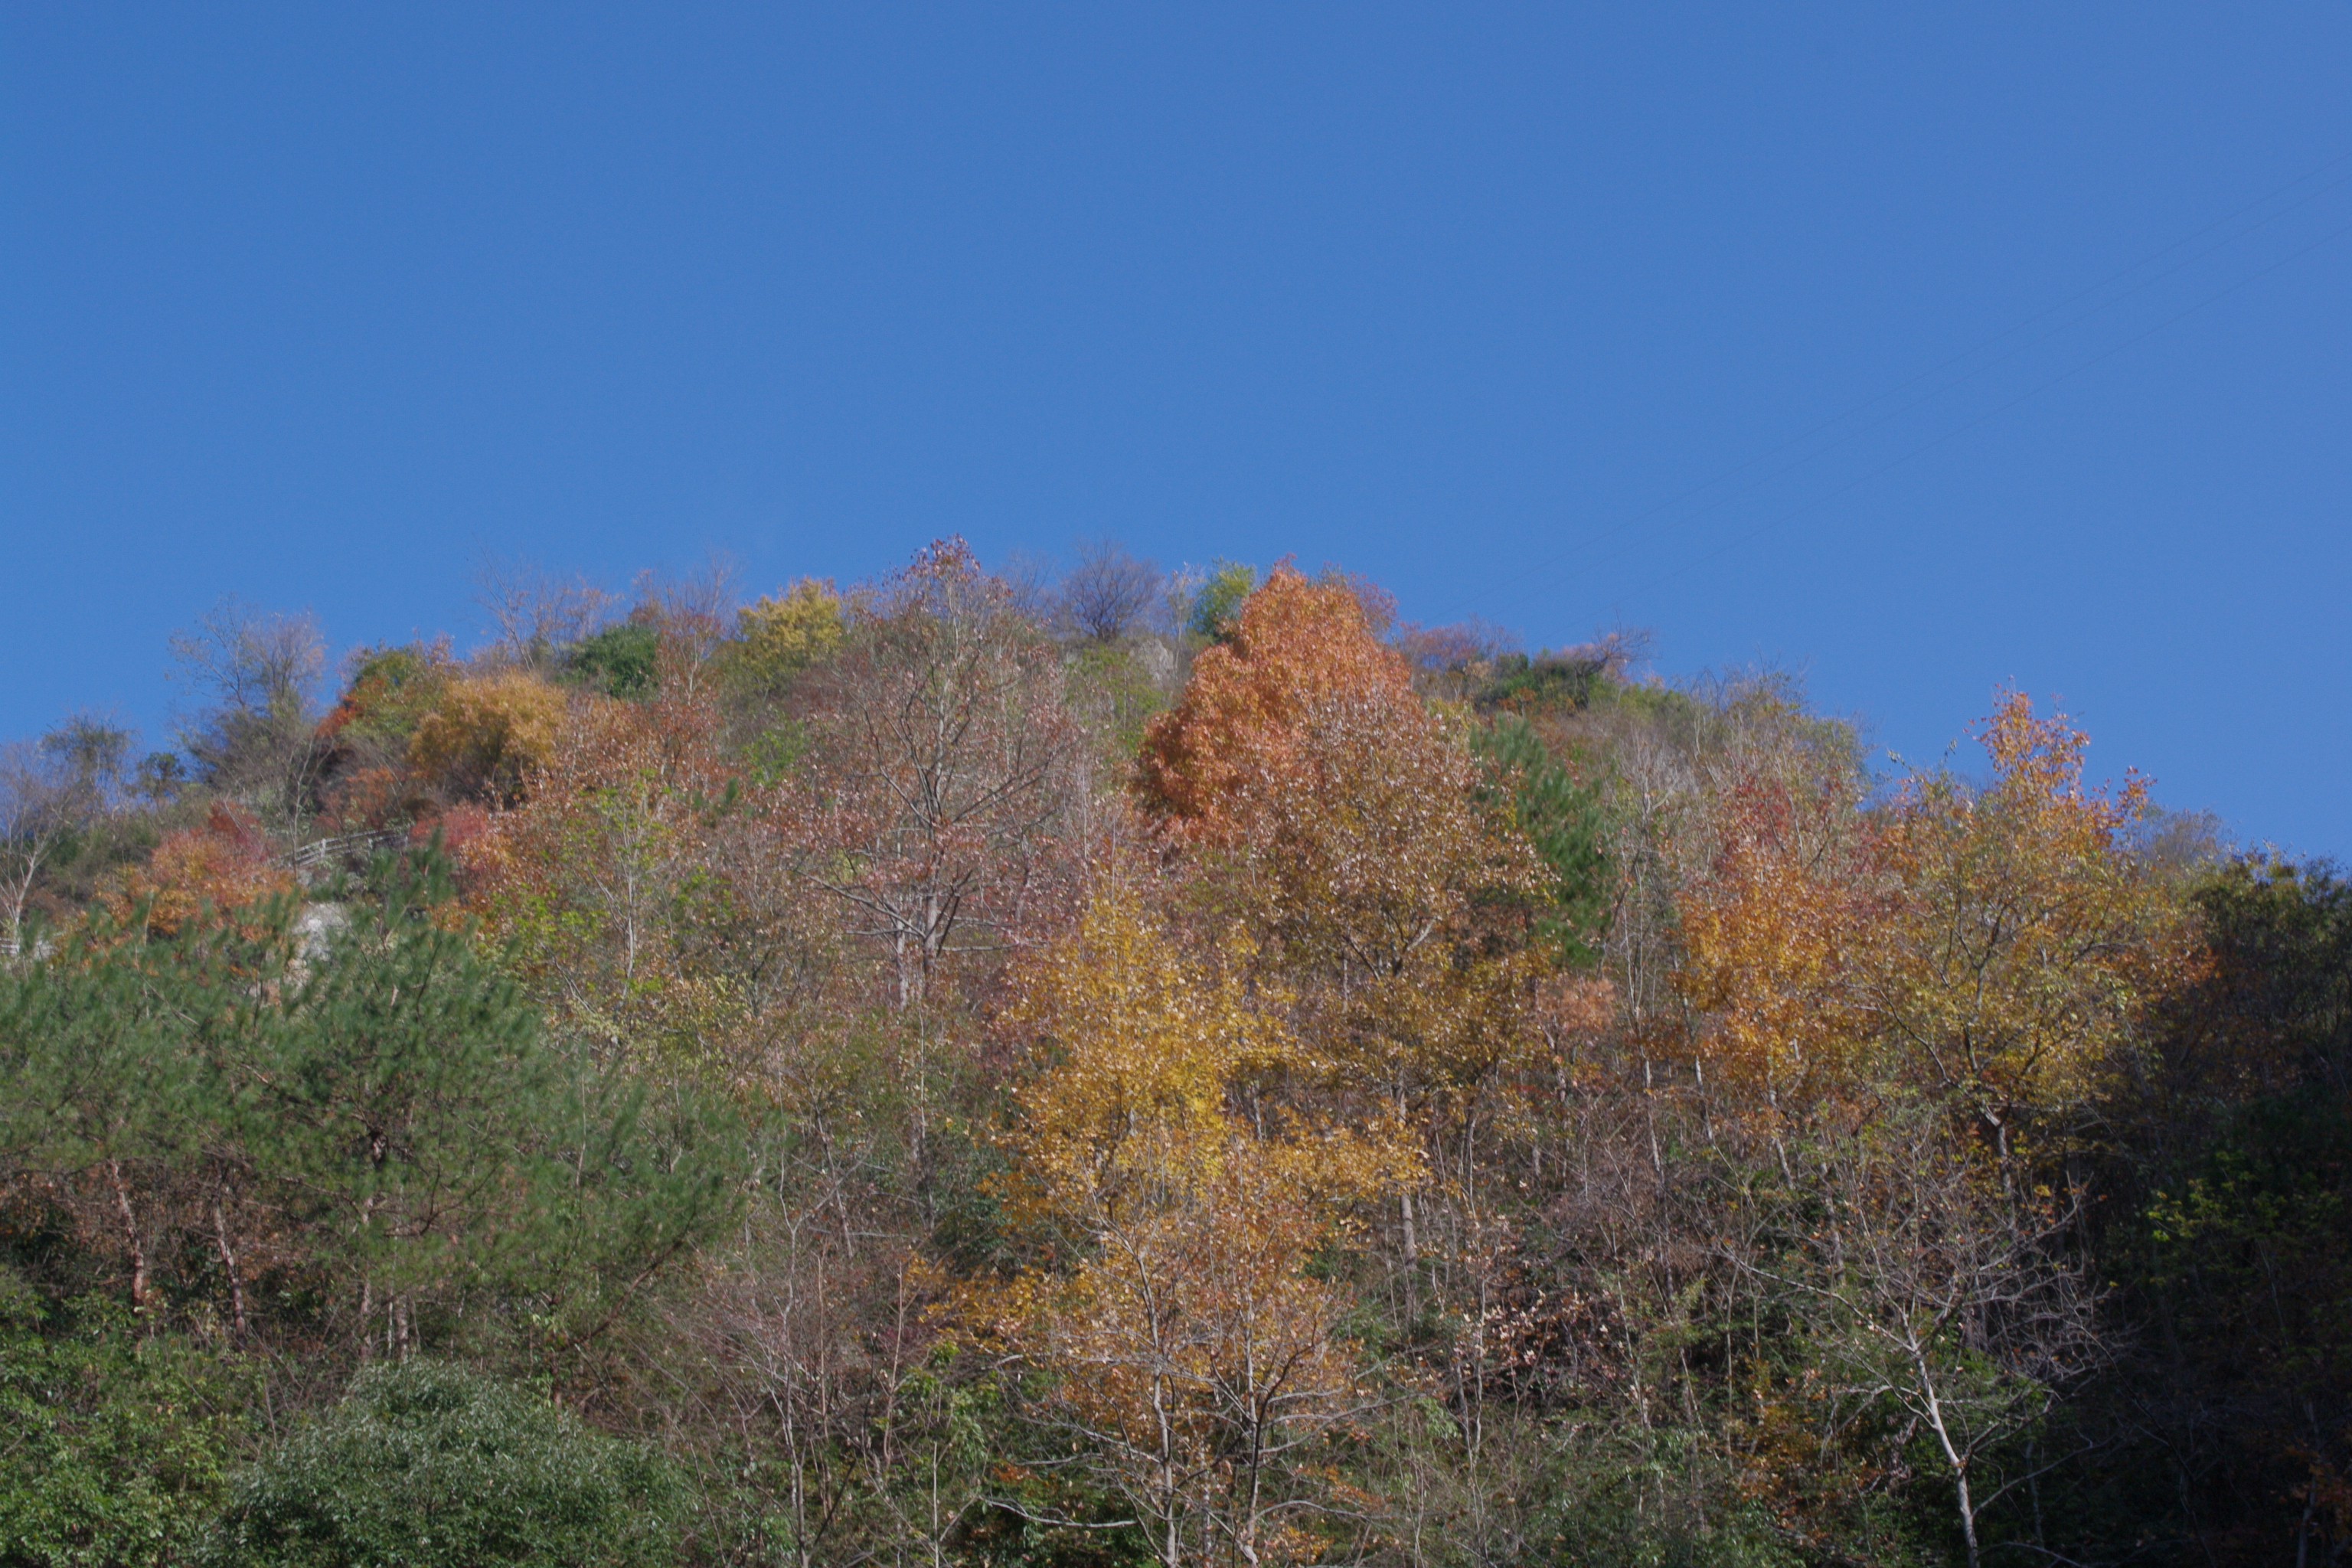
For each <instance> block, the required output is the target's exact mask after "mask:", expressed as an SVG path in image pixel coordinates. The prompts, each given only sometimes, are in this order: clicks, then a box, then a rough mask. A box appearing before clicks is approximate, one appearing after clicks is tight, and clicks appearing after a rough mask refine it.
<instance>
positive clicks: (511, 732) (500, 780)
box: [408, 669, 565, 801]
mask: <svg viewBox="0 0 2352 1568" xmlns="http://www.w3.org/2000/svg"><path fill="white" fill-rule="evenodd" d="M564 707H565V703H564V696H563V693H562V691H560V690H558V689H556V688H554V687H553V686H551V685H549V684H548V683H547V682H546V681H545V680H542V679H540V678H539V677H538V676H536V675H534V674H532V673H530V671H528V670H521V669H507V670H499V671H498V672H496V673H495V674H490V675H479V676H468V677H465V678H463V679H457V680H452V681H451V682H449V684H448V686H447V688H446V689H445V690H444V691H443V693H442V694H441V698H440V700H439V702H438V703H437V704H436V706H435V707H434V709H433V710H432V711H431V712H429V713H427V714H426V715H425V718H424V719H423V721H420V722H419V723H418V724H417V726H416V733H415V736H414V737H413V738H412V739H411V740H410V742H409V744H408V762H409V765H410V766H411V767H413V768H415V770H416V771H417V772H418V773H422V774H424V775H425V776H426V777H428V778H431V779H434V780H436V781H437V782H439V783H440V784H442V785H443V787H444V788H446V789H448V790H450V791H452V792H453V793H455V794H457V795H461V796H463V795H489V796H491V797H492V798H494V799H498V800H502V801H503V800H512V799H515V798H517V797H518V796H519V795H520V794H521V791H522V787H523V781H524V778H525V776H526V775H527V774H528V773H530V770H531V769H533V768H536V767H538V766H540V765H541V764H542V763H545V762H546V761H547V760H548V759H549V758H550V757H551V755H553V753H554V751H555V743H556V735H557V732H558V731H559V730H560V729H561V728H562V723H563V715H564Z"/></svg>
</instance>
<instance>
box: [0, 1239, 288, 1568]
mask: <svg viewBox="0 0 2352 1568" xmlns="http://www.w3.org/2000/svg"><path fill="white" fill-rule="evenodd" d="M243 1392H244V1390H243V1389H242V1387H241V1386H240V1384H239V1381H238V1378H237V1375H236V1369H235V1368H233V1367H230V1366H227V1365H225V1364H224V1363H221V1362H219V1361H218V1360H216V1359H215V1358H214V1357H211V1356H209V1355H207V1354H206V1353H205V1352H203V1351H202V1350H200V1349H199V1348H197V1347H196V1346H194V1345H192V1344H190V1343H189V1342H186V1341H184V1340H182V1339H179V1338H177V1337H174V1336H170V1335H152V1336H151V1335H146V1334H142V1333H140V1332H139V1331H137V1330H136V1329H135V1328H134V1327H133V1326H132V1324H131V1321H130V1319H129V1316H128V1314H127V1313H125V1312H124V1311H123V1310H122V1309H121V1307H120V1306H117V1305H115V1304H113V1303H110V1302H106V1301H102V1300H84V1301H79V1302H76V1303H74V1304H73V1306H72V1308H71V1309H70V1310H63V1311H58V1312H50V1311H45V1310H43V1308H42V1307H41V1305H40V1303H39V1301H38V1300H37V1298H36V1297H35V1296H34V1294H33V1293H32V1292H31V1291H29V1290H26V1289H25V1288H24V1287H23V1286H22V1285H20V1284H19V1283H17V1282H16V1280H15V1279H11V1278H7V1277H5V1276H0V1563H5V1564H7V1565H8V1568H20V1565H22V1568H32V1565H34V1564H39V1565H40V1568H67V1565H72V1568H85V1565H86V1568H100V1565H104V1568H116V1565H121V1568H131V1565H144V1564H150V1563H153V1564H163V1563H184V1562H186V1561H188V1559H189V1557H190V1555H191V1553H192V1552H194V1549H195V1548H196V1547H197V1545H198V1544H199V1543H200V1542H202V1541H203V1539H204V1537H205V1531H207V1530H208V1529H209V1527H210V1526H211V1523H212V1521H213V1519H214V1518H215V1515H216V1514H217V1512H218V1510H219V1509H220V1505H221V1502H222V1500H223V1499H224V1498H225V1497H226V1495H227V1486H228V1472H229V1470H230V1468H232V1466H233V1465H234V1464H235V1463H236V1459H237V1458H238V1457H239V1456H240V1454H241V1453H242V1451H243V1449H244V1447H245V1444H246V1441H247V1428H246V1425H245V1422H244V1419H243V1417H242V1415H241V1412H242V1411H243V1409H244V1408H245V1407H246V1401H245V1400H244V1398H243V1397H242V1394H243Z"/></svg>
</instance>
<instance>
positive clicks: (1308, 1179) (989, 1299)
mask: <svg viewBox="0 0 2352 1568" xmlns="http://www.w3.org/2000/svg"><path fill="white" fill-rule="evenodd" d="M1241 956H1243V955H1241V954H1239V953H1229V954H1227V958H1228V961H1229V962H1231V961H1234V960H1237V959H1239V958H1240V957H1241ZM1015 1016H1016V1017H1017V1018H1018V1020H1019V1023H1020V1026H1022V1027H1024V1030H1031V1031H1034V1034H1033V1035H1032V1039H1033V1041H1034V1045H1035V1047H1037V1048H1038V1050H1039V1051H1040V1054H1041V1061H1042V1063H1043V1064H1044V1065H1043V1070H1042V1071H1041V1072H1040V1073H1039V1074H1038V1076H1037V1077H1036V1078H1035V1079H1034V1080H1033V1081H1032V1082H1031V1083H1030V1084H1029V1085H1028V1086H1027V1087H1025V1088H1024V1089H1023V1090H1022V1092H1021V1095H1020V1110H1019V1116H1018V1120H1017V1123H1016V1127H1015V1131H1014V1132H1013V1138H1012V1144H1011V1152H1012V1154H1013V1171H1012V1173H1011V1174H1010V1176H1009V1177H1008V1179H1007V1183H1006V1188H1005V1192H1006V1198H1007V1202H1008V1211H1009V1214H1010V1215H1011V1217H1012V1218H1013V1223H1014V1225H1015V1226H1016V1227H1017V1228H1018V1229H1020V1230H1021V1231H1023V1232H1024V1233H1025V1234H1026V1235H1027V1237H1029V1239H1030V1240H1031V1242H1032V1245H1033V1246H1036V1247H1042V1248H1044V1249H1045V1250H1044V1251H1043V1254H1042V1256H1041V1258H1040V1261H1039V1262H1038V1263H1037V1265H1036V1266H1035V1267H1034V1268H1032V1269H1030V1270H1029V1271H1027V1272H1026V1273H1024V1275H1023V1276H1021V1277H1020V1278H1019V1279H1017V1280H1016V1281H1015V1282H1014V1283H1013V1285H1012V1286H1010V1287H1009V1288H1007V1289H1003V1290H997V1291H991V1292H988V1293H986V1294H985V1295H984V1296H983V1297H982V1300H981V1304H980V1305H981V1310H982V1312H983V1314H984V1315H985V1317H986V1318H987V1319H989V1320H990V1321H992V1326H993V1328H994V1330H995V1331H996V1332H997V1333H999V1334H1000V1335H1002V1336H1003V1338H1004V1339H1005V1340H1007V1341H1008V1342H1010V1343H1011V1344H1012V1345H1013V1347H1015V1348H1016V1349H1017V1350H1018V1351H1019V1352H1021V1353H1022V1354H1023V1355H1024V1357H1026V1358H1027V1359H1028V1361H1029V1362H1030V1363H1032V1364H1034V1365H1035V1366H1037V1367H1038V1368H1039V1369H1041V1370H1043V1371H1045V1373H1048V1374H1049V1375H1050V1376H1051V1377H1052V1378H1053V1380H1054V1381H1053V1386H1052V1389H1051V1392H1050V1394H1049V1396H1048V1399H1047V1403H1046V1405H1045V1411H1046V1417H1047V1419H1048V1420H1049V1422H1050V1423H1052V1424H1053V1425H1054V1426H1057V1427H1059V1428H1061V1429H1062V1430H1065V1431H1066V1432H1067V1433H1068V1434H1069V1435H1070V1436H1071V1437H1072V1438H1073V1439H1074V1440H1075V1444H1076V1452H1075V1462H1076V1464H1078V1465H1079V1466H1081V1467H1082V1468H1088V1469H1091V1470H1092V1471H1094V1472H1095V1473H1096V1474H1097V1477H1098V1479H1101V1480H1102V1481H1105V1482H1107V1483H1108V1484H1109V1485H1110V1486H1111V1487H1112V1488H1113V1489H1115V1490H1116V1491H1117V1492H1118V1494H1119V1495H1120V1496H1122V1497H1124V1498H1125V1499H1126V1500H1127V1501H1128V1502H1129V1505H1131V1506H1132V1507H1133V1509H1134V1510H1136V1515H1137V1519H1138V1521H1139V1522H1141V1523H1142V1524H1144V1525H1145V1526H1147V1527H1148V1529H1147V1533H1148V1539H1149V1540H1150V1542H1151V1547H1152V1550H1153V1551H1154V1552H1155V1553H1156V1554H1157V1555H1158V1557H1159V1559H1160V1562H1161V1563H1163V1564H1165V1565H1166V1568H1178V1565H1179V1564H1181V1563H1192V1562H1200V1561H1210V1560H1213V1559H1216V1558H1220V1557H1229V1558H1233V1559H1235V1560H1239V1561H1244V1562H1250V1563H1256V1562H1262V1561H1263V1562H1281V1561H1296V1560H1300V1559H1303V1558H1306V1557H1308V1556H1311V1555H1312V1554H1313V1547H1314V1544H1315V1538H1314V1536H1313V1534H1312V1532H1311V1531H1309V1530H1307V1528H1305V1526H1306V1524H1307V1521H1309V1520H1311V1518H1312V1516H1313V1514H1314V1512H1315V1510H1316V1507H1317V1499H1318V1492H1319V1491H1320V1490H1321V1489H1322V1488H1320V1487H1319V1486H1318V1477H1317V1475H1316V1472H1315V1470H1314V1469H1313V1468H1311V1467H1308V1466H1307V1465H1306V1464H1305V1463H1304V1462H1303V1461H1304V1459H1305V1457H1306V1454H1307V1450H1309V1449H1310V1448H1311V1447H1313V1445H1315V1444H1316V1443H1317V1442H1318V1441H1319V1440H1320V1438H1321V1437H1322V1436H1323V1435H1324V1434H1325V1433H1326V1432H1327V1431H1328V1429H1329V1428H1330V1427H1331V1426H1333V1425H1334V1424H1335V1423H1337V1422H1339V1421H1340V1420H1342V1419H1344V1418H1346V1417H1347V1416H1348V1415H1350V1414H1353V1413H1355V1412H1357V1411H1359V1410H1360V1408H1361V1407H1362V1406H1363V1404H1364V1396H1363V1394H1361V1392H1360V1388H1359V1384H1358V1378H1359V1375H1360V1373H1359V1365H1360V1358H1359V1353H1358V1352H1356V1351H1355V1350H1354V1349H1353V1348H1352V1347H1351V1346H1349V1344H1348V1343H1347V1342H1346V1341H1345V1339H1344V1338H1343V1336H1342V1335H1341V1334H1340V1332H1339V1322H1340V1320H1341V1319H1342V1318H1343V1317H1344V1316H1345V1314H1346V1311H1347V1307H1348V1302H1347V1298H1346V1296H1345V1294H1344V1293H1343V1292H1341V1291H1340V1290H1339V1289H1336V1288H1335V1287H1334V1286H1333V1285H1332V1284H1330V1283H1328V1282H1327V1281H1325V1280H1323V1279H1318V1278H1316V1277H1315V1275H1314V1273H1313V1272H1312V1271H1311V1270H1310V1268H1309V1265H1310V1262H1311V1260H1312V1259H1313V1258H1314V1256H1315V1254H1316V1252H1317V1250H1318V1247H1322V1246H1324V1245H1326V1244H1328V1242H1330V1241H1332V1240H1333V1239H1335V1238H1337V1237H1339V1236H1341V1235H1342V1234H1343V1233H1344V1220H1345V1215H1346V1213H1347V1209H1348V1206H1349V1205H1351V1204H1353V1203H1356V1202H1360V1201H1361V1200H1364V1199H1366V1198H1369V1197H1370V1196H1372V1195H1373V1194H1376V1193H1378V1192H1380V1191H1381V1190H1382V1189H1383V1188H1385V1187H1387V1186H1389V1185H1390V1184H1392V1183H1393V1182H1394V1181H1395V1180H1396V1179H1397V1178H1398V1177H1399V1176H1400V1175H1402V1173H1403V1172H1404V1170H1405V1169H1406V1168H1407V1167H1409V1166H1410V1164H1411V1163H1412V1156H1411V1155H1410V1154H1409V1153H1408V1152H1406V1151H1405V1150H1404V1149H1403V1148H1402V1146H1401V1145H1400V1144H1399V1143H1398V1142H1397V1141H1396V1140H1394V1139H1393V1138H1392V1137H1390V1136H1386V1135H1384V1133H1383V1132H1382V1131H1380V1130H1375V1131H1370V1132H1366V1133H1360V1134H1358V1133H1349V1132H1343V1131H1338V1130H1335V1129H1331V1128H1328V1127H1318V1126H1317V1125H1315V1124H1314V1123H1312V1122H1310V1121H1299V1120H1291V1121H1277V1123H1276V1125H1275V1126H1273V1127H1270V1128H1266V1129H1264V1130H1261V1129H1260V1127H1259V1126H1257V1125H1256V1124H1255V1122H1254V1121H1244V1119H1243V1118H1241V1117H1239V1116H1237V1115H1235V1114H1234V1112H1233V1110H1230V1109H1229V1108H1228V1104H1227V1097H1228V1094H1229V1093H1230V1091H1231V1088H1232V1080H1233V1079H1234V1076H1235V1075H1236V1074H1237V1073H1239V1072H1241V1071H1242V1070H1244V1068H1248V1067H1249V1066H1251V1065H1253V1064H1263V1063H1264V1062H1265V1061H1267V1060H1269V1059H1273V1058H1279V1057H1281V1056H1284V1055H1286V1054H1288V1053H1290V1052H1291V1051H1293V1050H1295V1048H1296V1047H1295V1046H1293V1044H1292V1043H1291V1042H1290V1040H1289V1039H1288V1037H1287V1036H1286V1031H1285V1030H1284V1029H1283V1027H1282V1026H1281V1025H1280V1024H1279V1023H1278V1022H1277V1021H1276V1020H1275V1019H1273V1018H1271V1017H1268V1016H1265V1015H1264V1014H1262V1013H1260V1012H1259V1011H1258V1010H1256V1009H1255V1007H1254V1006H1253V1005H1251V1003H1250V1001H1249V1000H1248V998H1247V997H1246V996H1245V994H1244V991H1243V989H1242V986H1241V984H1240V983H1239V981H1238V979H1237V978H1236V976H1235V975H1234V974H1233V973H1230V972H1228V973H1224V974H1222V975H1220V974H1216V973H1210V972H1209V971H1207V970H1205V969H1203V968H1202V967H1200V966H1197V965H1195V964H1192V963H1187V962H1186V961H1185V960H1184V959H1183V958H1181V956H1180V955H1179V954H1178V952H1176V951H1175V950H1174V948H1173V947H1172V946H1171V945H1170V943H1169V942H1167V940H1166V939H1165V938H1164V937H1162V936H1160V934H1159V933H1158V932H1156V931H1154V930H1153V929H1152V928H1151V926H1150V922H1149V918H1148V917H1147V916H1146V915H1145V914H1144V913H1143V912H1142V911H1141V910H1139V908H1138V907H1137V906H1136V905H1135V903H1134V902H1133V901H1132V900H1131V898H1130V897H1129V896H1128V895H1126V894H1123V893H1121V892H1118V891H1116V890H1113V891H1107V892H1106V893H1105V894H1104V895H1103V896H1102V897H1100V898H1098V899H1097V901H1096V902H1095V904H1094V905H1093V906H1092V907H1091V908H1090V910H1088V912H1087V917H1086V920H1085V921H1084V924H1083V927H1082V929H1081V931H1080V933H1079V934H1078V935H1077V936H1076V938H1075V939H1073V940H1071V941H1069V942H1065V943H1063V944H1060V945H1058V946H1056V947H1055V949H1054V950H1052V951H1051V952H1048V953H1047V954H1046V955H1045V956H1044V957H1043V958H1042V959H1041V960H1040V961H1039V962H1038V963H1036V965H1035V966H1034V968H1033V969H1032V970H1031V971H1030V973H1028V974H1027V976H1026V977H1025V986H1024V1001H1023V1003H1022V1004H1021V1005H1020V1006H1019V1007H1018V1009H1017V1010H1016V1015H1015Z"/></svg>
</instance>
